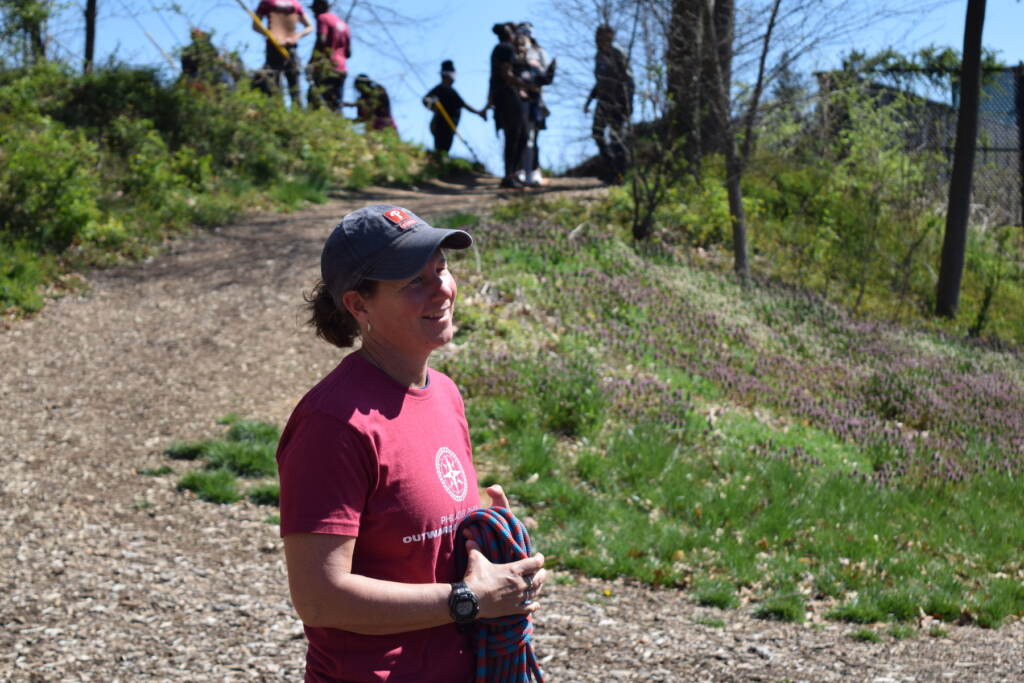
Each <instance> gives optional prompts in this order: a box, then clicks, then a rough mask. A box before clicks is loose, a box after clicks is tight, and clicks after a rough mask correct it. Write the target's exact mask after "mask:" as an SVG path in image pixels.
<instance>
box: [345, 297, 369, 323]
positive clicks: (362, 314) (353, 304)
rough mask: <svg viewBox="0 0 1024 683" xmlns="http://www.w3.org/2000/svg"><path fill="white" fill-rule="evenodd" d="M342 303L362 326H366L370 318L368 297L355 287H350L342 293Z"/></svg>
mask: <svg viewBox="0 0 1024 683" xmlns="http://www.w3.org/2000/svg"><path fill="white" fill-rule="evenodd" d="M341 304H342V306H344V307H345V310H347V311H348V312H349V313H351V314H352V317H353V318H355V319H356V322H358V323H359V326H360V327H365V326H366V321H367V320H368V314H367V310H366V299H364V298H363V295H362V294H360V293H359V292H357V291H356V290H354V289H350V290H348V291H347V292H345V293H344V294H342V295H341Z"/></svg>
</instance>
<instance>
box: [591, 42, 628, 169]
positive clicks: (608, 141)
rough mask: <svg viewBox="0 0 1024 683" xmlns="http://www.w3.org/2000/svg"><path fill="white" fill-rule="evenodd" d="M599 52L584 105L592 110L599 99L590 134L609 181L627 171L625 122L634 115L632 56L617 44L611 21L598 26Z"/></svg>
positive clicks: (595, 59) (595, 58)
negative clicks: (590, 87) (594, 101)
mask: <svg viewBox="0 0 1024 683" xmlns="http://www.w3.org/2000/svg"><path fill="white" fill-rule="evenodd" d="M594 40H595V42H596V43H597V55H595V57H594V87H593V88H592V89H591V90H590V94H589V95H588V96H587V101H586V103H585V104H584V105H583V112H584V113H587V112H589V111H590V103H591V101H593V100H597V108H596V109H595V110H594V123H593V126H592V127H591V136H592V137H593V138H594V142H596V143H597V150H598V152H600V153H601V159H602V160H603V161H604V165H605V168H606V170H607V173H608V177H607V180H610V181H613V182H614V181H617V180H620V179H621V178H622V175H623V174H624V173H625V172H626V166H627V155H626V144H625V135H626V124H627V123H629V118H630V116H632V114H633V91H634V89H635V87H636V86H635V84H634V82H633V72H632V70H631V69H630V67H629V58H628V57H627V56H626V53H625V52H623V51H622V48H620V47H618V46H617V45H615V42H614V41H615V29H613V28H612V27H611V26H609V25H608V24H602V25H601V26H598V27H597V31H596V33H595V35H594Z"/></svg>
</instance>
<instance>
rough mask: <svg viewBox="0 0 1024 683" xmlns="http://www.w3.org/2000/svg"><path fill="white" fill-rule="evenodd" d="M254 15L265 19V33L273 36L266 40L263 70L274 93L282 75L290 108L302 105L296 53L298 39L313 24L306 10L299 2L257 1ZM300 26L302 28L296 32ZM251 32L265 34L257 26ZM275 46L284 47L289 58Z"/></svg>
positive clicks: (297, 0) (293, 0) (280, 0)
mask: <svg viewBox="0 0 1024 683" xmlns="http://www.w3.org/2000/svg"><path fill="white" fill-rule="evenodd" d="M254 14H255V15H256V16H257V17H258V18H259V19H261V20H263V19H265V20H266V22H267V25H266V30H267V31H268V32H269V33H270V35H272V36H273V37H274V40H273V41H271V40H269V39H268V40H267V48H266V49H267V53H266V55H267V56H266V62H265V63H264V65H263V70H264V71H265V72H266V75H267V77H269V79H270V82H271V83H272V84H273V89H274V91H275V92H281V76H282V75H283V76H284V77H285V79H287V81H288V94H289V96H290V97H291V100H292V107H298V106H301V104H300V102H299V57H298V55H297V54H296V52H295V51H296V46H297V45H298V43H299V40H301V39H302V38H303V37H304V36H306V35H308V34H309V33H311V32H312V31H313V25H312V24H310V23H309V19H308V18H307V17H306V11H305V10H304V9H302V5H300V4H299V0H260V4H259V5H258V6H257V7H256V11H255V12H254ZM300 23H301V24H302V25H303V26H304V27H305V28H303V29H302V30H301V31H296V29H297V28H298V25H299V24H300ZM252 30H254V31H256V32H257V33H259V34H260V35H264V33H263V31H262V30H261V29H260V28H259V26H258V25H256V24H254V25H253V27H252ZM275 43H276V45H275ZM277 46H280V47H282V48H284V50H285V52H287V53H288V57H285V56H284V55H282V54H281V51H280V50H278V49H277Z"/></svg>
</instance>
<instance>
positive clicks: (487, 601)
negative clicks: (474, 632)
mask: <svg viewBox="0 0 1024 683" xmlns="http://www.w3.org/2000/svg"><path fill="white" fill-rule="evenodd" d="M497 488H498V489H499V492H500V489H501V487H497ZM488 493H490V489H488ZM501 495H502V497H504V493H501ZM492 500H493V496H492ZM506 502H507V500H506ZM466 550H467V551H468V555H469V564H468V565H467V567H466V575H465V577H463V581H465V582H466V585H467V586H469V588H470V590H472V591H473V592H474V593H476V596H477V599H478V600H479V601H480V613H479V615H478V616H479V617H480V618H481V619H489V618H493V617H504V616H508V615H510V614H531V613H532V612H534V611H536V610H537V608H538V607H539V606H540V605H539V603H538V602H537V600H536V598H537V595H538V594H539V593H540V590H541V587H542V586H543V585H544V581H545V580H547V570H546V569H544V556H543V555H541V554H540V553H536V554H534V555H533V557H528V558H526V559H525V560H517V561H516V562H509V563H507V564H494V563H492V562H491V561H490V560H488V559H487V558H486V557H484V554H483V553H481V552H480V547H479V546H478V545H477V544H476V541H470V540H467V541H466Z"/></svg>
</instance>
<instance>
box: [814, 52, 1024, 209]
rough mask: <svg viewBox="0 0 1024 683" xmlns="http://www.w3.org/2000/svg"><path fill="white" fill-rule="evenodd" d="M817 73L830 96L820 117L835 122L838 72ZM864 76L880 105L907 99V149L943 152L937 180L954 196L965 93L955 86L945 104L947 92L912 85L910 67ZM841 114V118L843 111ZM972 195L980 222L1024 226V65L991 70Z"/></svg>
mask: <svg viewBox="0 0 1024 683" xmlns="http://www.w3.org/2000/svg"><path fill="white" fill-rule="evenodd" d="M816 75H817V77H818V85H819V94H822V95H825V97H823V98H821V100H820V104H819V115H820V116H821V117H822V120H823V122H826V125H833V126H834V125H835V120H836V118H837V115H836V113H835V112H833V111H830V110H829V109H828V104H827V103H828V97H827V95H828V93H830V92H832V90H833V88H834V87H835V86H836V81H835V80H834V74H833V73H829V72H822V73H818V74H816ZM957 75H958V74H947V76H950V77H955V76H957ZM861 78H862V79H863V81H862V82H863V83H864V85H866V87H867V91H868V92H869V93H870V94H871V95H872V96H873V97H875V98H877V102H878V103H879V105H881V106H886V105H889V104H892V103H893V102H896V101H899V102H901V108H902V110H903V112H904V115H905V116H906V117H907V118H908V120H909V121H910V123H911V125H910V126H909V127H908V130H907V131H906V134H905V145H906V147H907V150H908V151H914V152H928V151H931V152H935V153H936V154H937V156H938V157H939V158H940V160H941V161H940V165H941V166H943V168H941V169H939V174H940V177H939V178H937V179H936V180H937V181H938V183H939V184H940V185H941V186H944V187H946V188H947V190H946V194H947V195H948V186H949V179H950V177H951V176H952V173H953V148H954V146H955V145H956V127H957V117H958V115H959V93H958V92H957V91H956V89H954V91H953V92H952V94H951V95H952V96H951V97H950V99H949V100H947V101H945V102H942V101H939V98H940V97H941V95H938V94H935V93H934V91H933V94H932V96H931V97H929V96H924V95H921V94H919V93H917V92H915V91H914V90H915V89H914V88H912V87H911V82H910V81H909V79H907V72H906V71H895V72H877V71H876V72H872V73H865V74H862V76H861ZM950 80H953V79H952V78H950ZM947 92H948V91H947ZM950 102H952V103H950ZM838 116H839V118H840V120H841V116H842V114H841V113H840V114H839V115H838ZM936 189H938V187H937V188H936ZM972 194H973V196H972V198H971V200H972V202H971V203H972V216H973V219H974V220H979V221H983V222H985V223H987V224H989V225H1024V65H1021V66H1018V67H1015V68H997V69H986V70H985V73H984V76H983V79H982V85H981V93H980V98H979V105H978V140H977V146H976V148H975V156H974V177H973V182H972ZM935 200H936V201H941V202H943V203H945V202H946V201H947V200H948V196H942V197H939V196H936V197H935Z"/></svg>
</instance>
